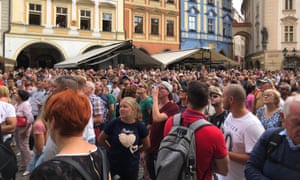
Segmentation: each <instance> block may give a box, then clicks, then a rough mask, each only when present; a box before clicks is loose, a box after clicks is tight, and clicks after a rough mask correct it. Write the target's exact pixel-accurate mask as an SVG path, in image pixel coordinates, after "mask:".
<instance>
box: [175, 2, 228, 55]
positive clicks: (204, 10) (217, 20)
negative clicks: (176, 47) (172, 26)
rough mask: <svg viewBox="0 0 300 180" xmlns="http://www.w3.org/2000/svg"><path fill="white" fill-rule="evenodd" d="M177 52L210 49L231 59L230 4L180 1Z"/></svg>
mask: <svg viewBox="0 0 300 180" xmlns="http://www.w3.org/2000/svg"><path fill="white" fill-rule="evenodd" d="M180 2H181V4H180V8H181V11H180V12H181V19H180V20H181V22H180V23H181V30H180V31H181V39H180V49H182V50H185V49H192V48H201V47H210V48H214V49H215V50H216V51H218V52H220V53H222V54H224V55H226V56H228V57H231V58H232V21H233V19H232V14H231V6H232V1H231V0H181V1H180Z"/></svg>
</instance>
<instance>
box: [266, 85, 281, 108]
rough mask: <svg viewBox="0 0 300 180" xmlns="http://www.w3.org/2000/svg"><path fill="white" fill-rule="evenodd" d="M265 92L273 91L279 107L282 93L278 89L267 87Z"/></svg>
mask: <svg viewBox="0 0 300 180" xmlns="http://www.w3.org/2000/svg"><path fill="white" fill-rule="evenodd" d="M265 92H270V93H272V94H273V96H274V100H275V103H274V104H275V105H276V106H277V107H279V106H280V97H281V96H280V93H279V92H278V91H277V90H276V89H266V90H265V91H264V93H265Z"/></svg>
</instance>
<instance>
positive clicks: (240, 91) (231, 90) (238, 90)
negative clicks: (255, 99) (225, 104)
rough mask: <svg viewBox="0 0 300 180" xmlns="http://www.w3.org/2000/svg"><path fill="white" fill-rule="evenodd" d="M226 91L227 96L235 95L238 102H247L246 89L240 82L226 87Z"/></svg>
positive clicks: (234, 97)
mask: <svg viewBox="0 0 300 180" xmlns="http://www.w3.org/2000/svg"><path fill="white" fill-rule="evenodd" d="M225 93H226V96H227V97H229V96H231V97H233V99H234V101H235V102H236V103H237V104H241V105H242V104H245V102H246V91H245V89H244V88H243V87H242V86H241V85H240V84H229V85H228V86H226V87H225V89H224V94H225Z"/></svg>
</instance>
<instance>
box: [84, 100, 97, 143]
mask: <svg viewBox="0 0 300 180" xmlns="http://www.w3.org/2000/svg"><path fill="white" fill-rule="evenodd" d="M90 106H91V109H93V107H92V104H91V103H90ZM82 136H83V139H84V140H86V141H88V142H89V143H91V144H95V140H96V139H95V138H96V135H95V131H94V119H93V111H91V116H90V119H89V122H88V123H87V125H86V126H85V128H84V131H83V135H82Z"/></svg>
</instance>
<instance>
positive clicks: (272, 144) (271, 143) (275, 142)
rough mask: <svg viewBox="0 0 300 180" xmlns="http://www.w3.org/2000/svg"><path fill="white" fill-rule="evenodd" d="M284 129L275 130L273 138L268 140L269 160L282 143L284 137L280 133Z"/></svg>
mask: <svg viewBox="0 0 300 180" xmlns="http://www.w3.org/2000/svg"><path fill="white" fill-rule="evenodd" d="M283 129H284V128H278V129H277V130H275V131H274V132H273V133H272V135H271V137H270V138H269V140H268V143H267V158H268V159H269V158H270V155H271V154H272V152H273V151H274V150H275V149H276V148H277V147H278V146H279V145H280V144H281V143H282V141H283V138H284V136H281V135H280V134H279V133H280V132H281V131H282V130H283Z"/></svg>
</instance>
